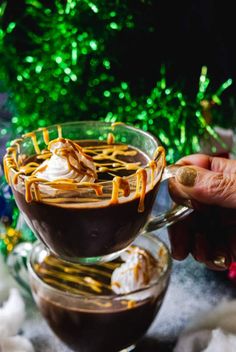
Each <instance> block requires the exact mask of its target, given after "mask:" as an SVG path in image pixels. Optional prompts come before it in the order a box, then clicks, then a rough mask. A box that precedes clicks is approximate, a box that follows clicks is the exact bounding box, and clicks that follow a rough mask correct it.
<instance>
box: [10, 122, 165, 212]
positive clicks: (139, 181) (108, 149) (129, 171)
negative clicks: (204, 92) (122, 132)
mask: <svg viewBox="0 0 236 352" xmlns="http://www.w3.org/2000/svg"><path fill="white" fill-rule="evenodd" d="M113 127H114V126H113ZM57 132H58V138H57V139H55V140H52V141H50V140H49V132H48V130H47V128H41V129H39V130H37V131H36V132H30V133H28V134H26V135H24V136H23V139H18V140H15V141H13V142H12V144H11V147H10V148H8V149H7V153H6V155H5V157H4V171H5V175H6V179H7V181H8V183H11V182H12V184H13V186H14V185H17V184H18V182H19V178H20V179H21V181H23V184H24V187H25V199H26V201H27V202H31V201H33V200H36V201H42V202H47V203H53V204H56V203H58V204H59V203H61V204H62V203H64V202H66V201H67V199H66V197H65V196H63V195H62V196H61V197H60V196H58V194H57V193H56V194H54V197H50V196H49V197H48V196H46V195H45V192H42V186H46V187H51V188H52V189H54V190H61V191H65V192H67V191H68V192H70V191H76V192H78V191H81V190H84V189H90V190H92V191H94V192H95V195H96V197H100V196H102V197H104V198H105V199H107V198H108V197H110V204H117V203H119V199H120V197H129V195H130V194H131V193H132V194H133V195H134V197H135V198H139V199H140V201H139V206H138V211H139V212H143V211H144V202H145V195H146V192H147V185H148V182H149V178H148V174H147V171H150V182H149V183H150V189H152V188H153V187H154V186H155V183H156V182H155V181H156V175H157V174H158V172H159V170H158V166H157V165H158V164H157V160H159V158H162V165H161V168H162V169H163V166H164V165H163V164H164V163H165V150H164V148H163V147H158V148H157V150H156V153H155V158H154V159H155V160H151V161H150V162H149V163H148V165H141V163H140V161H135V160H134V157H135V156H136V155H137V153H138V151H137V150H135V149H134V148H130V147H129V146H128V145H126V144H117V143H115V136H114V135H113V133H108V136H107V142H106V144H105V143H104V144H100V143H99V144H95V145H87V146H84V147H81V146H80V145H79V144H78V143H77V142H76V141H72V140H69V139H64V138H63V137H62V128H61V126H60V125H58V126H57ZM38 133H41V134H42V137H43V140H44V143H45V145H46V146H47V148H46V149H43V150H40V143H39V141H38V139H37V136H38ZM24 138H31V140H32V145H33V147H34V150H35V158H34V160H32V159H31V160H30V159H28V160H27V157H26V155H24V154H22V153H21V150H20V145H21V143H22V141H23V140H24ZM65 140H66V141H67V142H68V144H69V145H70V150H69V149H68V150H67V149H66V148H64V149H63V150H59V151H58V153H59V154H60V155H61V156H62V157H66V158H67V160H68V166H69V168H75V166H74V165H72V164H71V163H70V162H69V160H70V159H69V158H70V155H71V154H70V153H74V154H75V151H79V152H80V153H82V154H83V155H85V156H86V158H90V159H91V160H92V161H93V163H94V165H95V167H96V174H97V175H98V180H96V182H76V180H74V179H69V178H65V179H62V178H61V179H58V180H57V179H55V180H53V181H49V180H46V179H44V178H42V177H41V178H38V177H36V173H37V172H42V171H44V167H45V166H42V165H41V164H42V161H45V160H48V159H50V157H51V155H52V153H51V152H50V150H49V148H50V145H51V143H52V142H56V141H65ZM74 154H73V155H74ZM132 157H133V160H132ZM82 169H83V165H82ZM10 171H12V172H13V177H12V180H10ZM84 172H85V173H86V172H88V173H90V174H91V173H92V170H84ZM122 173H123V174H126V176H122ZM104 174H107V175H109V177H110V178H111V181H110V183H111V185H112V189H111V192H110V193H109V192H104V187H105V186H106V185H107V183H108V182H109V181H107V180H102V176H103V175H104ZM99 175H100V176H101V177H100V176H99ZM133 176H134V177H136V181H134V178H132V177H133ZM134 184H135V188H136V190H135V189H133V188H134ZM131 188H132V189H131ZM44 190H45V189H44ZM42 193H43V195H42ZM108 193H109V194H108ZM79 197H80V196H79ZM75 199H78V197H77V198H76V197H75ZM80 201H81V202H85V203H86V202H91V203H93V202H96V201H99V199H98V200H97V199H96V198H95V197H93V196H91V195H90V196H89V197H87V198H86V197H83V198H82V199H80Z"/></svg>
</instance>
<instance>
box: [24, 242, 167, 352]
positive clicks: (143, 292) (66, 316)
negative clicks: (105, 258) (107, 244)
mask: <svg viewBox="0 0 236 352" xmlns="http://www.w3.org/2000/svg"><path fill="white" fill-rule="evenodd" d="M141 237H142V236H141ZM144 239H145V238H144ZM146 241H149V242H148V244H149V245H152V246H153V247H155V245H156V243H155V242H156V240H154V241H153V244H152V241H151V240H150V239H149V238H148V237H147V239H146ZM37 246H38V248H39V247H40V246H41V249H42V245H37ZM36 249H37V247H36ZM155 253H156V255H157V258H159V260H158V259H156V258H155V257H154V256H153V255H152V254H151V253H150V252H149V251H147V250H145V249H142V248H140V247H137V246H132V247H129V248H128V249H127V250H126V251H125V252H123V254H122V255H121V257H120V258H117V259H116V260H114V261H112V262H109V263H102V264H99V265H90V266H88V265H81V264H75V263H66V262H64V261H62V260H60V259H58V258H57V257H55V256H54V255H48V254H47V253H46V251H43V252H42V251H39V252H38V254H37V258H38V259H31V264H30V277H31V287H32V291H33V294H34V297H35V300H36V303H37V305H38V307H39V310H40V311H41V313H42V315H43V316H44V318H45V319H46V321H47V322H48V324H49V326H50V327H51V328H52V330H53V331H54V332H55V334H56V335H57V336H58V337H59V338H60V339H61V340H62V341H63V342H65V343H66V344H67V345H68V346H70V347H71V348H72V349H73V350H75V351H80V352H100V351H102V352H117V351H120V350H122V349H123V348H126V347H128V346H130V345H132V344H134V343H136V342H137V341H138V340H139V339H140V338H141V337H142V336H143V335H144V334H145V333H146V331H147V329H148V328H149V327H150V325H151V323H152V322H153V320H154V318H155V316H156V313H157V311H158V309H159V307H160V305H161V303H162V300H163V297H164V294H165V291H166V287H167V282H168V276H167V277H165V271H166V270H167V268H168V255H167V250H166V249H165V247H164V246H162V245H161V246H160V247H159V248H158V249H157V248H155ZM31 256H32V257H34V250H33V254H32V255H31ZM163 280H164V281H163Z"/></svg>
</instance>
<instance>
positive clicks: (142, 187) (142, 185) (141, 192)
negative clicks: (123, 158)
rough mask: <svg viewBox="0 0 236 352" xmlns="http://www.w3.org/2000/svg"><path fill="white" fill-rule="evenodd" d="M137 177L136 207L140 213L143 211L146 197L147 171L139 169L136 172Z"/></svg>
mask: <svg viewBox="0 0 236 352" xmlns="http://www.w3.org/2000/svg"><path fill="white" fill-rule="evenodd" d="M136 175H137V187H136V196H137V197H139V198H140V200H139V205H138V212H139V213H142V212H143V211H144V201H145V195H146V187H147V171H146V170H145V169H139V170H138V171H137V172H136Z"/></svg>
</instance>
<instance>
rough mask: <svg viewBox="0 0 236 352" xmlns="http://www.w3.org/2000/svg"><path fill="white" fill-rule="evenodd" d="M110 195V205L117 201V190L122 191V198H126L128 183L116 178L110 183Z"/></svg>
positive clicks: (128, 190) (128, 191)
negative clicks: (111, 185)
mask: <svg viewBox="0 0 236 352" xmlns="http://www.w3.org/2000/svg"><path fill="white" fill-rule="evenodd" d="M112 184H113V187H112V195H111V202H110V204H117V203H118V199H119V190H122V191H123V196H124V197H128V196H129V195H130V187H129V182H128V181H127V180H125V179H124V178H122V177H120V176H116V177H115V178H114V179H113V181H112Z"/></svg>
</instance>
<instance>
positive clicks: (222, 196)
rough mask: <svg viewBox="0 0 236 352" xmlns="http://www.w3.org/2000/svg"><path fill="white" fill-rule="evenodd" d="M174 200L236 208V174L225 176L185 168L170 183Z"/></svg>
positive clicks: (205, 170) (188, 167) (194, 168)
mask: <svg viewBox="0 0 236 352" xmlns="http://www.w3.org/2000/svg"><path fill="white" fill-rule="evenodd" d="M170 192H171V195H173V198H174V199H181V198H182V199H188V200H196V201H198V202H200V203H204V204H212V205H218V206H222V207H225V208H236V174H223V173H221V172H215V171H210V170H207V169H204V168H201V167H199V166H195V165H191V166H183V167H181V168H179V169H178V171H177V173H176V177H175V180H174V181H173V182H171V183H170Z"/></svg>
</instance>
